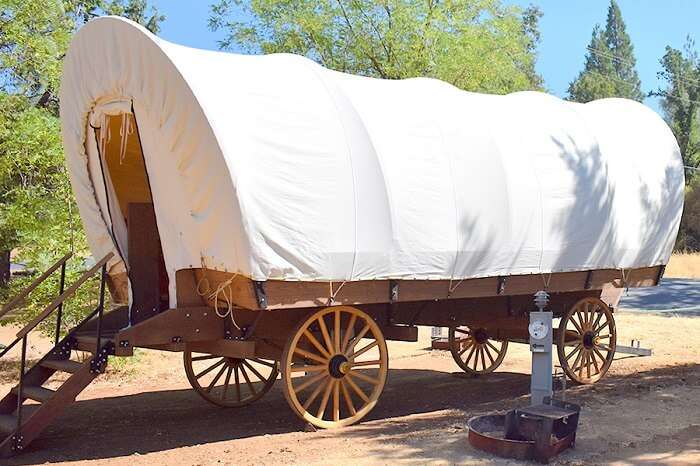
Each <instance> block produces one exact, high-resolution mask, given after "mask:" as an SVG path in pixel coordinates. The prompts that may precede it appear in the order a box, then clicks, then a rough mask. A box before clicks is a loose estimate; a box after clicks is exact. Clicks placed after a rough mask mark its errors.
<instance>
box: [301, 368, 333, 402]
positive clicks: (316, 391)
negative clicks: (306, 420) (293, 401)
mask: <svg viewBox="0 0 700 466" xmlns="http://www.w3.org/2000/svg"><path fill="white" fill-rule="evenodd" d="M324 376H325V377H328V376H327V375H325V374H324ZM323 387H325V385H324V384H322V383H320V384H318V386H317V387H316V388H315V389H314V391H313V392H311V395H309V397H308V398H307V399H306V401H305V402H304V409H309V406H311V403H313V402H314V400H315V399H316V398H318V395H319V394H320V393H321V390H323Z"/></svg>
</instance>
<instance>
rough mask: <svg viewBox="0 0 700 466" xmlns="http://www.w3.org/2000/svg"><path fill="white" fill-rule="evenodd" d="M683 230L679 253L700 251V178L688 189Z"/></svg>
mask: <svg viewBox="0 0 700 466" xmlns="http://www.w3.org/2000/svg"><path fill="white" fill-rule="evenodd" d="M685 193H686V194H685V206H684V208H683V217H682V218H681V228H680V230H679V232H678V240H677V241H676V250H677V251H688V252H698V251H700V176H696V177H695V178H694V180H693V181H692V182H691V184H690V185H689V186H688V187H687V188H686V192H685Z"/></svg>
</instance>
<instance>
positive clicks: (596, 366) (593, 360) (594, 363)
mask: <svg viewBox="0 0 700 466" xmlns="http://www.w3.org/2000/svg"><path fill="white" fill-rule="evenodd" d="M591 362H592V363H593V367H595V374H593V375H598V374H600V369H599V368H598V359H597V358H596V355H595V352H593V353H591ZM589 377H590V375H589Z"/></svg>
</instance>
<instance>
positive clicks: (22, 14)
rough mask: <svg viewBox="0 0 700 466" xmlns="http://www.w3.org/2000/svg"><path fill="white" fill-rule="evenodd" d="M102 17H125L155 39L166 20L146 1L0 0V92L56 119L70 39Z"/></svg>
mask: <svg viewBox="0 0 700 466" xmlns="http://www.w3.org/2000/svg"><path fill="white" fill-rule="evenodd" d="M102 14H115V15H121V16H125V17H127V18H130V19H132V20H134V21H136V22H138V23H141V24H142V25H144V26H145V27H147V28H148V29H150V30H151V31H152V32H154V33H157V32H158V31H159V29H160V23H161V22H162V21H163V20H164V19H165V17H164V16H163V15H161V14H159V12H158V10H157V9H155V8H154V7H149V6H148V3H147V2H146V0H111V1H106V0H46V1H41V2H39V1H26V0H0V77H1V79H0V90H2V91H4V92H5V93H8V94H13V95H16V94H21V95H24V96H26V97H28V98H29V99H30V102H31V103H32V104H34V105H36V106H39V107H46V108H49V109H50V110H51V111H52V112H54V113H55V114H58V88H59V85H60V79H61V61H62V59H63V56H64V55H65V53H66V49H67V48H68V43H69V41H70V37H71V36H72V34H73V33H74V32H75V30H76V29H77V28H78V27H79V26H80V25H82V24H83V23H84V22H85V21H88V20H90V19H91V18H93V17H95V16H100V15H102Z"/></svg>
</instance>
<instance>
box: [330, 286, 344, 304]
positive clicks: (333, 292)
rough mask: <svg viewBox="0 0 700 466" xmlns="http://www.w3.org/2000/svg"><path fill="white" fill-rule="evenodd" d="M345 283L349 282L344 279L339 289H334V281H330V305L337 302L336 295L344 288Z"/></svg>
mask: <svg viewBox="0 0 700 466" xmlns="http://www.w3.org/2000/svg"><path fill="white" fill-rule="evenodd" d="M345 283H347V282H345V281H343V283H341V284H340V286H339V287H338V289H337V290H335V291H333V282H332V281H331V282H328V287H329V289H330V294H329V296H328V305H329V306H332V305H333V303H335V297H336V296H338V293H340V290H342V289H343V287H344V286H345Z"/></svg>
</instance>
